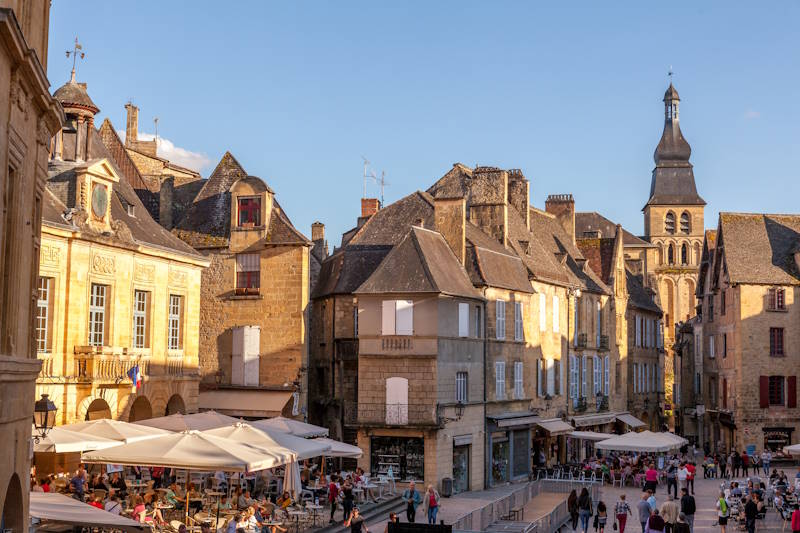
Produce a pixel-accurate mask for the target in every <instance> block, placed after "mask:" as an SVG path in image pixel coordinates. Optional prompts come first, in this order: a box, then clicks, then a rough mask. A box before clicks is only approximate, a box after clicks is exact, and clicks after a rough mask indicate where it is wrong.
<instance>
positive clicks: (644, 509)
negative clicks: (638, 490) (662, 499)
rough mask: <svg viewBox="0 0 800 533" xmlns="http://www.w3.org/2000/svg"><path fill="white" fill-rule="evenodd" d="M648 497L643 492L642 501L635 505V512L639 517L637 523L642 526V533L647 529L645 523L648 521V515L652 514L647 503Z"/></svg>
mask: <svg viewBox="0 0 800 533" xmlns="http://www.w3.org/2000/svg"><path fill="white" fill-rule="evenodd" d="M648 496H650V495H649V494H648V493H646V492H643V493H642V499H641V500H639V503H637V504H636V512H637V514H638V515H639V523H640V524H641V525H642V533H644V531H645V529H647V521H648V520H650V513H651V512H652V510H651V509H650V504H649V503H647V497H648Z"/></svg>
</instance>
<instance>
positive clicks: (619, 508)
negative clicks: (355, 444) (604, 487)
mask: <svg viewBox="0 0 800 533" xmlns="http://www.w3.org/2000/svg"><path fill="white" fill-rule="evenodd" d="M573 492H574V491H573ZM629 514H633V513H631V507H630V505H628V502H626V501H625V495H624V494H620V495H619V501H618V502H617V504H616V505H615V506H614V516H615V517H616V518H617V525H618V527H619V533H625V523H626V522H627V521H628V515H629Z"/></svg>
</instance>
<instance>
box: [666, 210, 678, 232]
mask: <svg viewBox="0 0 800 533" xmlns="http://www.w3.org/2000/svg"><path fill="white" fill-rule="evenodd" d="M664 231H666V232H667V233H670V234H672V233H675V213H673V212H672V211H670V212H669V213H667V216H666V217H664Z"/></svg>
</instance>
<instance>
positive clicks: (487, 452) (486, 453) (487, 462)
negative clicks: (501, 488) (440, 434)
mask: <svg viewBox="0 0 800 533" xmlns="http://www.w3.org/2000/svg"><path fill="white" fill-rule="evenodd" d="M483 298H484V300H483V324H481V326H482V327H483V332H482V333H483V448H484V450H483V488H484V489H488V488H489V475H490V473H491V464H492V450H491V449H489V423H488V422H487V420H486V401H487V392H486V374H487V373H488V372H489V370H488V368H487V367H486V355H487V352H488V350H489V328H488V324H489V316H488V311H487V309H488V306H487V305H486V302H487V300H486V288H484V289H483Z"/></svg>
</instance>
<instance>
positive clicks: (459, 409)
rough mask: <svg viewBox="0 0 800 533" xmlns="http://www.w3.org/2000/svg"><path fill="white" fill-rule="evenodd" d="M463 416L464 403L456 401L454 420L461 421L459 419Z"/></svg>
mask: <svg viewBox="0 0 800 533" xmlns="http://www.w3.org/2000/svg"><path fill="white" fill-rule="evenodd" d="M462 416H464V402H462V401H461V400H459V401H458V403H457V404H456V418H457V419H458V420H461V417H462Z"/></svg>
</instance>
